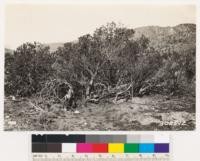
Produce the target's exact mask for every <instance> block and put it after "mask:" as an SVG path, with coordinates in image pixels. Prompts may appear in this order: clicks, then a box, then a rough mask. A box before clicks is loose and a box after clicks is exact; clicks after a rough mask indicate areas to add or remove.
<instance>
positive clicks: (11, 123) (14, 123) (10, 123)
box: [8, 121, 17, 125]
mask: <svg viewBox="0 0 200 161" xmlns="http://www.w3.org/2000/svg"><path fill="white" fill-rule="evenodd" d="M8 124H9V125H16V124H17V122H16V121H9V122H8Z"/></svg>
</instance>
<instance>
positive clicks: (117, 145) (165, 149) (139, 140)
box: [32, 134, 169, 153]
mask: <svg viewBox="0 0 200 161" xmlns="http://www.w3.org/2000/svg"><path fill="white" fill-rule="evenodd" d="M32 152H33V153H169V137H167V136H164V135H161V136H158V137H154V136H153V135H127V136H126V135H51V134H50V135H33V136H32Z"/></svg>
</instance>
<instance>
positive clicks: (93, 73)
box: [5, 22, 196, 105]
mask: <svg viewBox="0 0 200 161" xmlns="http://www.w3.org/2000/svg"><path fill="white" fill-rule="evenodd" d="M180 27H181V28H184V30H181V29H180V28H178V27H176V30H178V29H180V30H178V32H176V34H171V35H170V36H167V35H164V36H163V37H164V38H165V39H164V40H163V41H162V42H160V41H158V42H157V43H155V37H154V38H153V39H154V40H152V42H153V43H151V39H152V38H151V37H148V36H144V35H140V36H139V37H135V31H134V30H133V29H129V28H126V27H124V26H118V25H116V24H115V23H114V22H112V23H108V24H107V25H105V26H101V27H100V28H97V29H96V30H95V31H94V33H93V34H92V35H90V34H86V35H83V36H81V37H79V38H78V41H77V42H68V43H65V44H64V46H63V47H59V48H58V49H57V50H56V51H54V52H50V49H49V47H48V46H45V45H42V44H40V43H36V42H35V43H24V44H22V45H21V46H19V47H18V48H17V49H16V50H15V51H14V53H10V52H9V51H7V52H6V53H5V95H7V96H8V95H16V96H21V97H30V96H35V95H36V96H38V94H39V95H40V96H41V97H46V98H48V99H49V100H50V99H54V100H55V101H60V102H62V103H63V102H65V101H66V97H67V98H69V97H70V98H73V101H74V102H77V101H81V102H82V101H84V102H85V101H89V100H93V101H94V99H95V101H96V100H97V101H99V100H100V99H103V98H105V97H113V98H114V97H115V96H116V95H118V94H122V95H123V94H124V95H125V97H128V95H129V96H130V95H131V96H132V97H133V96H143V95H145V94H157V93H159V94H165V95H186V94H187V95H192V96H195V59H196V58H195V54H196V50H195V37H193V39H191V37H188V34H190V35H191V33H190V32H192V34H193V32H195V29H194V28H193V26H192V30H194V31H190V28H191V26H190V25H185V27H184V26H180ZM177 28H178V29H177ZM185 28H186V29H187V30H185ZM188 30H189V31H188ZM159 39H161V38H159ZM187 39H189V41H188V40H187ZM159 43H160V44H161V45H159ZM47 87H48V88H47ZM51 87H52V88H51ZM44 89H46V90H47V89H48V90H47V91H46V92H45V94H43V92H44ZM70 90H71V93H69V91H70ZM127 91H128V92H129V94H125V93H126V92H127ZM70 94H71V95H70ZM69 95H70V96H69ZM68 105H72V104H68Z"/></svg>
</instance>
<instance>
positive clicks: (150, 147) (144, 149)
mask: <svg viewBox="0 0 200 161" xmlns="http://www.w3.org/2000/svg"><path fill="white" fill-rule="evenodd" d="M139 153H154V144H150V143H148V144H139Z"/></svg>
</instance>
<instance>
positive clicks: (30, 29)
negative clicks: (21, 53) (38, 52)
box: [5, 3, 196, 49]
mask: <svg viewBox="0 0 200 161" xmlns="http://www.w3.org/2000/svg"><path fill="white" fill-rule="evenodd" d="M195 13H196V11H195V6H194V5H186V4H185V5H166V4H165V5H155V4H154V5H150V4H149V5H144V4H143V5H142V4H124V5H122V4H116V5H111V4H110V5H109V4H105V5H101V4H98V5H97V4H96V5H95V4H20V3H19V4H8V5H7V6H6V13H5V46H6V47H7V48H10V49H15V48H16V47H18V46H19V45H21V44H22V43H24V42H33V41H37V42H41V43H52V42H69V41H75V40H77V38H78V37H79V36H81V35H84V34H87V33H90V34H91V33H93V31H94V30H95V29H96V28H98V27H100V26H102V25H105V24H106V23H108V22H112V21H114V22H116V23H122V24H124V25H125V26H126V27H129V28H136V27H141V26H149V25H151V26H152V25H153V26H154V25H155V26H175V25H178V24H181V23H196V17H195Z"/></svg>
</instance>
